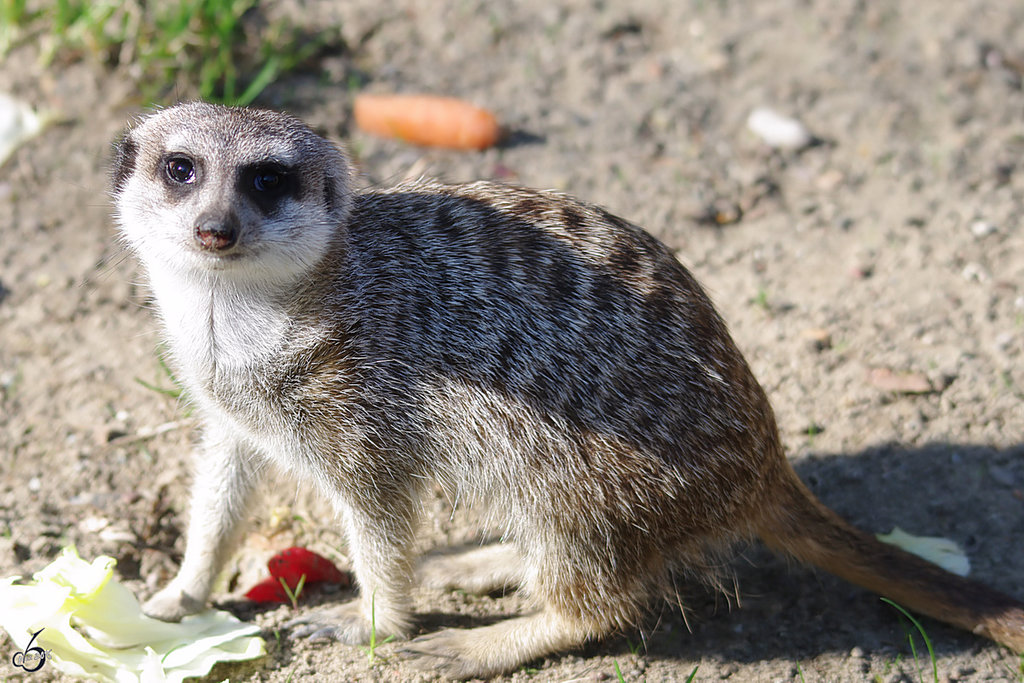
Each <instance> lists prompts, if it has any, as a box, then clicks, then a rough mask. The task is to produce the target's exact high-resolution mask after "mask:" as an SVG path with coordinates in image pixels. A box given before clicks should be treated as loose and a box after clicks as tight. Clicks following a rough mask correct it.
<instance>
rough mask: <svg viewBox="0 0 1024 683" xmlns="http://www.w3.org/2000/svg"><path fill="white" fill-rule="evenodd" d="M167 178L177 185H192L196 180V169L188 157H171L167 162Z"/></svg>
mask: <svg viewBox="0 0 1024 683" xmlns="http://www.w3.org/2000/svg"><path fill="white" fill-rule="evenodd" d="M167 177H168V178H170V179H171V180H173V181H174V182H176V183H181V184H185V183H191V182H192V181H194V180H195V179H196V167H195V164H193V163H192V160H191V159H189V158H188V157H180V156H177V157H171V158H170V159H168V160H167Z"/></svg>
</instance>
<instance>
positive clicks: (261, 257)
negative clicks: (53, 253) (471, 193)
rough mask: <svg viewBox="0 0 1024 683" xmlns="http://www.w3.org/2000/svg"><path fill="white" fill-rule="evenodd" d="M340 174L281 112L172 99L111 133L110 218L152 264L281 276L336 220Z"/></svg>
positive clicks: (345, 168)
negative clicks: (116, 135) (120, 133)
mask: <svg viewBox="0 0 1024 683" xmlns="http://www.w3.org/2000/svg"><path fill="white" fill-rule="evenodd" d="M350 174H351V171H350V166H349V164H348V160H347V159H346V158H345V156H344V154H343V153H342V152H341V150H339V149H338V148H337V147H335V146H334V145H332V144H331V143H329V142H327V141H326V140H324V139H323V138H321V137H320V136H318V135H316V134H315V133H314V132H313V131H311V130H310V129H309V128H308V127H307V126H306V125H305V124H303V123H302V122H301V121H299V120H298V119H295V118H293V117H291V116H287V115H285V114H279V113H276V112H271V111H264V110H257V109H240V108H228V107H222V106H218V105H211V104H205V103H201V102H195V103H188V104H179V105H176V106H174V107H171V108H169V109H165V110H162V111H159V112H157V113H155V114H151V115H149V116H146V117H145V118H143V119H141V120H140V121H139V122H138V123H137V124H136V125H135V126H133V127H131V128H130V129H129V130H128V131H127V132H126V133H125V135H124V137H123V138H122V139H121V141H120V142H119V143H118V145H117V150H116V154H115V159H114V164H113V173H112V180H113V195H114V200H115V207H116V209H115V217H116V219H117V222H118V223H119V225H120V228H121V234H122V236H123V238H124V240H125V241H126V242H127V243H128V245H129V246H130V247H131V248H132V249H133V250H135V251H136V252H137V253H138V254H139V256H140V258H141V259H142V261H143V263H144V265H146V267H147V268H148V269H150V270H152V269H154V268H163V269H170V270H172V271H177V272H179V273H180V274H182V275H184V276H186V277H187V276H189V275H193V276H194V275H196V274H198V273H200V272H210V273H218V274H220V275H222V276H223V277H230V278H237V279H241V280H255V281H260V282H268V283H269V282H275V281H290V280H294V279H295V278H297V277H300V276H301V275H302V274H304V273H305V272H306V271H308V270H309V268H311V267H313V266H314V265H316V264H317V263H318V262H319V261H320V259H321V258H322V257H323V255H324V253H325V251H326V249H327V246H328V243H329V242H330V240H331V237H332V235H334V234H335V233H336V232H337V231H338V230H339V227H340V226H343V225H344V222H345V220H346V218H347V215H348V211H349V206H350V204H351V198H352V190H351V188H350V182H351V181H350Z"/></svg>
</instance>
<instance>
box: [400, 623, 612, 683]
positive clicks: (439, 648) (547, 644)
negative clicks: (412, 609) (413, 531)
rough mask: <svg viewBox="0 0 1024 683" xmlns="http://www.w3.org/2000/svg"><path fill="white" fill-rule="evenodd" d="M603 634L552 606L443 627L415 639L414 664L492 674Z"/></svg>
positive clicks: (460, 675) (409, 649)
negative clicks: (477, 623)
mask: <svg viewBox="0 0 1024 683" xmlns="http://www.w3.org/2000/svg"><path fill="white" fill-rule="evenodd" d="M601 635H605V634H604V632H603V630H602V631H598V630H595V629H594V628H593V627H588V625H587V624H584V623H583V622H581V621H578V620H574V619H569V618H565V617H563V616H561V615H559V614H557V613H555V611H554V610H552V609H550V608H546V609H543V610H541V611H540V612H536V613H534V614H530V615H527V616H522V617H514V618H512V619H506V620H505V621H500V622H498V623H496V624H492V625H490V626H480V627H477V628H469V629H444V630H441V631H437V632H436V633H429V634H427V635H425V636H420V637H419V638H415V639H413V640H411V641H410V642H409V643H408V645H406V646H405V647H404V648H403V651H404V652H405V653H406V654H407V655H409V657H410V664H411V665H412V666H414V667H416V668H418V669H422V670H425V671H435V672H437V673H440V674H441V675H442V676H448V677H450V678H455V679H466V678H489V677H491V676H495V675H498V674H501V673H505V672H508V671H512V670H514V669H516V668H518V667H520V666H522V665H523V664H526V663H527V662H530V661H533V660H535V659H538V658H540V657H543V656H545V655H548V654H551V653H552V652H558V651H561V650H567V649H570V648H572V647H575V646H578V645H582V644H583V643H584V642H586V641H587V640H588V639H590V638H593V637H598V636H601Z"/></svg>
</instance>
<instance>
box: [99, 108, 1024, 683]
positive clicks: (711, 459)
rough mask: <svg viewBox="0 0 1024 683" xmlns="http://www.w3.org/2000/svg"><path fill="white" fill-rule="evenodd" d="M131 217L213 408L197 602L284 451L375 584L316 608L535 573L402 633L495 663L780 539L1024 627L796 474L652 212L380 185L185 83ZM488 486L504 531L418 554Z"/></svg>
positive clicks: (628, 611) (436, 666)
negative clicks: (432, 522)
mask: <svg viewBox="0 0 1024 683" xmlns="http://www.w3.org/2000/svg"><path fill="white" fill-rule="evenodd" d="M112 176H113V178H112V182H113V196H114V198H115V204H116V220H117V222H118V224H119V226H120V231H121V235H122V238H123V240H124V241H125V242H126V243H127V245H128V246H129V248H130V249H131V250H132V251H134V252H135V253H136V254H137V255H138V257H139V259H140V260H141V262H142V265H143V267H144V269H145V271H146V273H147V274H148V280H149V283H150V285H151V289H152V292H153V296H154V300H155V304H156V308H157V310H158V312H159V316H160V318H161V319H162V323H163V327H164V329H165V332H166V337H167V342H168V347H169V349H170V354H171V359H172V362H173V367H174V369H175V370H176V372H177V375H178V377H179V378H180V379H181V381H182V382H183V383H184V385H185V387H186V388H187V390H188V394H189V396H190V397H191V398H192V400H193V402H194V404H195V409H196V410H197V412H198V414H199V415H200V416H201V418H202V423H203V436H202V443H201V445H200V448H199V449H198V453H197V457H196V475H195V481H194V489H193V493H192V500H191V515H190V522H189V525H188V531H187V542H186V549H185V555H184V558H183V561H182V564H181V568H180V572H179V573H178V574H177V576H176V577H175V578H174V579H173V580H172V581H171V582H170V583H169V584H168V585H167V586H166V587H165V588H163V589H162V590H161V591H159V592H158V593H157V594H156V595H154V596H153V597H152V598H151V599H150V600H149V601H148V602H146V603H145V607H144V609H145V611H146V612H147V613H148V614H150V615H152V616H154V617H157V618H160V619H165V620H177V619H180V618H181V617H183V616H185V615H187V614H190V613H193V612H196V611H198V610H200V609H202V608H203V607H204V605H205V603H206V601H207V599H208V597H209V595H210V590H211V585H212V583H213V581H214V578H215V577H216V575H217V573H218V572H219V570H220V569H221V567H222V565H223V564H224V562H225V560H226V558H227V557H228V556H229V554H230V553H231V552H232V548H233V545H234V543H235V541H236V540H237V538H238V536H239V532H240V527H241V521H242V520H243V519H244V518H245V517H246V516H247V510H248V508H249V506H250V504H251V501H252V498H253V491H254V489H255V488H256V485H257V483H258V482H259V481H260V479H261V478H262V476H263V474H264V473H265V472H267V470H268V465H275V466H276V467H277V468H278V469H279V470H283V471H284V472H286V473H289V474H290V475H292V476H293V477H294V478H295V479H296V480H297V481H299V482H301V483H302V484H303V485H308V486H310V487H312V488H314V489H316V490H318V491H319V492H320V493H322V494H323V495H324V496H325V497H326V498H327V499H329V500H330V501H331V502H332V503H333V505H334V506H335V508H336V509H337V511H338V514H339V516H340V519H341V524H342V525H343V526H344V530H345V535H346V537H347V541H348V552H349V554H350V557H351V561H352V568H353V571H354V574H355V577H356V580H357V584H358V587H359V597H358V598H357V599H356V600H354V601H352V602H350V603H347V604H343V605H340V606H338V607H334V608H330V609H328V610H326V611H323V612H318V613H314V614H312V615H311V616H308V617H306V618H304V619H303V620H301V622H302V623H300V624H298V625H295V630H296V632H297V633H298V634H299V635H314V636H319V637H329V638H334V639H337V640H340V641H344V642H346V643H365V642H366V641H367V640H368V639H369V637H370V632H371V617H372V619H373V623H374V624H375V628H376V635H377V637H378V638H380V637H383V636H387V635H390V636H395V637H396V638H399V639H403V638H408V637H410V636H411V635H412V634H413V631H414V621H413V614H412V611H411V608H410V591H411V589H412V587H413V585H414V583H415V582H416V581H417V580H420V581H423V582H424V583H426V584H427V585H428V586H432V587H436V588H455V587H459V588H464V589H467V590H472V591H490V590H494V589H498V588H500V587H503V586H517V587H519V588H521V589H522V590H523V591H525V593H526V594H527V595H528V596H529V597H530V600H531V604H532V605H533V607H532V611H529V612H528V613H526V614H523V615H522V616H517V617H514V618H510V619H507V620H504V621H501V622H499V623H496V624H493V625H488V626H482V627H477V628H470V629H445V630H441V631H439V632H435V633H431V634H427V635H423V636H420V637H417V638H415V639H413V640H411V641H409V642H408V643H407V644H406V645H405V651H406V654H407V656H409V657H410V658H411V661H412V662H413V663H414V664H415V665H418V666H422V667H424V668H427V669H430V670H435V671H439V672H441V673H442V674H444V675H446V676H449V677H453V678H468V677H480V676H490V675H495V674H500V673H502V672H507V671H510V670H513V669H515V668H517V667H519V666H521V665H522V664H524V663H526V662H529V661H531V660H535V659H537V658H540V657H543V656H545V655H548V654H551V653H556V652H559V651H562V650H566V649H570V648H573V647H576V646H579V645H581V644H582V643H584V642H586V641H588V640H591V639H598V638H601V637H603V636H606V635H608V634H610V633H612V632H614V631H616V630H618V629H623V628H627V627H630V626H631V625H633V624H635V623H636V622H637V620H638V619H639V618H640V617H641V615H642V613H643V611H644V610H645V608H646V607H647V606H648V605H649V604H650V601H651V600H653V599H657V598H658V597H659V596H661V595H666V594H670V593H671V592H672V590H673V589H672V586H673V577H674V576H692V577H712V578H713V577H714V576H715V572H716V571H717V570H716V568H717V567H719V566H721V562H720V559H721V557H722V555H723V554H724V553H726V552H727V551H728V549H729V548H730V547H731V546H733V545H734V544H736V543H737V542H741V541H747V540H750V539H753V538H760V539H762V540H763V541H764V542H765V543H766V544H767V545H768V546H769V547H770V548H772V549H774V550H775V551H778V552H780V553H783V554H785V555H788V556H791V557H794V558H796V559H798V560H800V561H802V562H806V563H810V564H813V565H816V566H818V567H821V568H823V569H825V570H826V571H829V572H831V573H833V574H836V575H838V576H840V577H842V578H844V579H847V580H849V581H851V582H853V583H855V584H859V585H861V586H863V587H865V588H867V589H869V590H871V591H875V592H877V593H880V594H882V595H884V596H887V597H889V598H891V599H893V600H895V601H896V602H898V603H900V604H902V605H904V606H906V607H908V608H911V609H913V610H916V611H918V612H921V613H923V614H926V615H930V616H932V617H935V618H937V619H940V620H943V621H946V622H949V623H951V624H954V625H956V626H959V627H962V628H965V629H967V630H969V631H972V632H974V633H976V634H979V635H982V636H986V637H988V638H992V639H994V640H996V641H998V642H1000V643H1003V644H1005V645H1007V646H1009V647H1011V648H1013V649H1014V650H1015V651H1017V652H1021V651H1024V605H1022V604H1021V603H1020V602H1018V601H1016V600H1014V599H1012V598H1010V597H1007V596H1005V595H1002V594H1000V593H998V592H996V591H994V590H991V589H989V588H987V587H985V586H983V585H981V584H979V583H975V582H973V581H969V580H967V579H964V578H961V577H959V576H955V575H953V574H950V573H948V572H946V571H944V570H942V569H940V568H938V567H937V566H935V565H933V564H930V563H929V562H927V561H925V560H922V559H920V558H918V557H916V556H914V555H910V554H907V553H906V552H903V551H902V550H900V549H898V548H896V547H893V546H891V545H886V544H883V543H881V542H879V541H877V540H876V539H875V538H874V537H873V536H870V535H868V534H866V533H863V532H861V531H858V530H856V529H854V528H853V527H851V526H850V525H848V524H847V523H846V522H844V521H843V520H842V519H840V518H839V517H838V516H837V515H836V514H835V513H833V512H832V511H830V510H829V509H828V508H826V507H825V506H824V505H823V504H822V503H820V502H819V501H818V500H817V499H816V498H815V497H814V496H813V494H812V493H810V491H809V490H808V489H807V488H806V487H805V486H804V485H803V484H802V483H801V482H800V480H799V479H798V477H797V475H796V474H795V472H794V471H793V469H792V468H791V466H790V465H789V463H788V461H787V459H786V457H785V455H784V453H783V448H782V446H781V443H780V437H779V434H778V430H777V427H776V424H775V419H774V416H773V413H772V409H771V407H770V406H769V402H768V400H767V398H766V396H765V393H764V391H763V390H762V389H761V387H760V386H759V385H758V383H757V381H756V380H755V379H754V377H753V375H752V374H751V371H750V368H749V367H748V366H747V363H746V361H745V360H744V358H743V356H742V355H741V354H740V352H739V350H738V349H737V347H736V345H735V344H734V342H733V340H732V339H731V338H730V336H729V333H728V331H727V329H726V325H725V323H724V322H723V320H722V319H721V317H720V316H719V315H718V313H717V312H716V311H715V309H714V307H713V306H712V304H711V302H710V300H709V299H708V297H707V295H706V294H705V293H704V291H703V290H702V289H701V287H700V285H699V284H698V283H697V281H696V280H695V279H694V278H693V276H692V275H691V274H690V273H689V272H688V271H687V270H686V269H685V268H684V267H683V266H682V265H681V264H680V263H679V261H678V260H677V259H676V258H675V256H674V255H673V254H672V253H671V252H670V251H669V250H668V248H667V247H665V246H664V245H662V244H661V243H660V242H659V241H658V240H656V239H655V238H654V237H652V236H651V235H649V234H648V233H647V232H645V231H643V230H642V229H640V228H638V227H636V226H634V225H632V224H630V223H628V222H626V221H624V220H622V219H620V218H617V217H615V216H613V215H611V214H610V213H608V212H607V211H605V210H603V209H601V208H598V207H596V206H593V205H590V204H586V203H583V202H580V201H577V200H575V199H572V198H570V197H568V196H566V195H564V194H560V193H555V192H544V191H534V190H529V189H523V188H518V187H511V186H505V185H498V184H491V183H486V182H477V183H472V184H468V185H459V186H450V185H442V184H439V183H435V182H427V181H419V182H412V183H406V184H401V185H398V186H396V187H393V188H390V189H373V190H365V191H357V190H356V189H354V186H353V179H352V171H351V167H350V164H349V162H348V160H347V158H346V156H345V154H344V153H343V151H342V150H341V149H340V148H338V147H337V146H335V145H333V144H332V143H330V142H328V141H326V140H325V139H323V138H321V137H320V136H318V135H316V134H315V133H314V132H312V131H311V130H310V129H309V128H308V127H306V126H305V125H304V124H303V123H302V122H300V121H299V120H297V119H295V118H292V117H291V116H287V115H284V114H279V113H275V112H270V111H262V110H255V109H235V108H225V107H221V106H214V105H209V104H204V103H188V104H181V105H177V106H174V107H171V108H169V109H166V110H163V111H159V112H157V113H153V114H151V115H148V116H146V117H144V118H142V119H141V120H140V121H138V122H137V123H136V124H135V125H134V126H131V127H130V128H129V129H128V131H127V132H126V134H125V135H124V137H123V139H122V140H121V141H120V142H119V143H118V146H117V151H116V157H115V161H114V164H113V174H112ZM435 485H439V486H440V487H441V488H442V489H443V490H444V491H445V492H446V494H447V496H448V497H449V498H450V499H451V500H453V501H486V503H487V504H488V505H489V514H490V519H491V520H493V522H494V523H495V525H496V530H497V531H498V532H500V534H501V538H502V542H500V543H496V544H494V545H487V546H481V547H479V548H475V549H473V550H470V551H468V552H466V553H464V554H461V555H460V554H456V555H452V556H444V557H435V558H432V559H427V560H426V561H425V562H424V564H423V565H422V566H421V567H419V569H417V564H416V558H414V557H413V556H412V554H411V548H413V546H414V542H413V541H414V537H415V534H416V530H417V526H418V523H419V521H420V520H419V518H420V516H421V513H422V509H423V505H422V502H421V501H422V498H423V496H424V495H425V494H427V493H429V492H430V491H432V489H431V487H433V486H435Z"/></svg>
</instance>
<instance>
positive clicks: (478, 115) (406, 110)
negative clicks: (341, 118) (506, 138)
mask: <svg viewBox="0 0 1024 683" xmlns="http://www.w3.org/2000/svg"><path fill="white" fill-rule="evenodd" d="M353 109H354V113H355V117H356V125H357V126H359V127H360V128H362V129H363V130H365V131H366V132H368V133H373V134H375V135H381V136H384V137H390V138H398V139H399V140H404V141H405V142H411V143H413V144H416V145H426V146H433V147H451V148H454V149H485V148H487V147H490V146H491V145H493V144H494V143H495V142H497V141H498V138H499V137H500V134H501V128H500V127H499V126H498V120H497V118H495V116H494V114H492V113H491V112H489V111H487V110H486V109H481V108H480V107H475V106H473V105H472V104H470V103H468V102H465V101H463V100H458V99H455V98H453V97H438V96H434V95H370V94H366V93H362V94H359V95H356V98H355V104H354V107H353Z"/></svg>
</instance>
